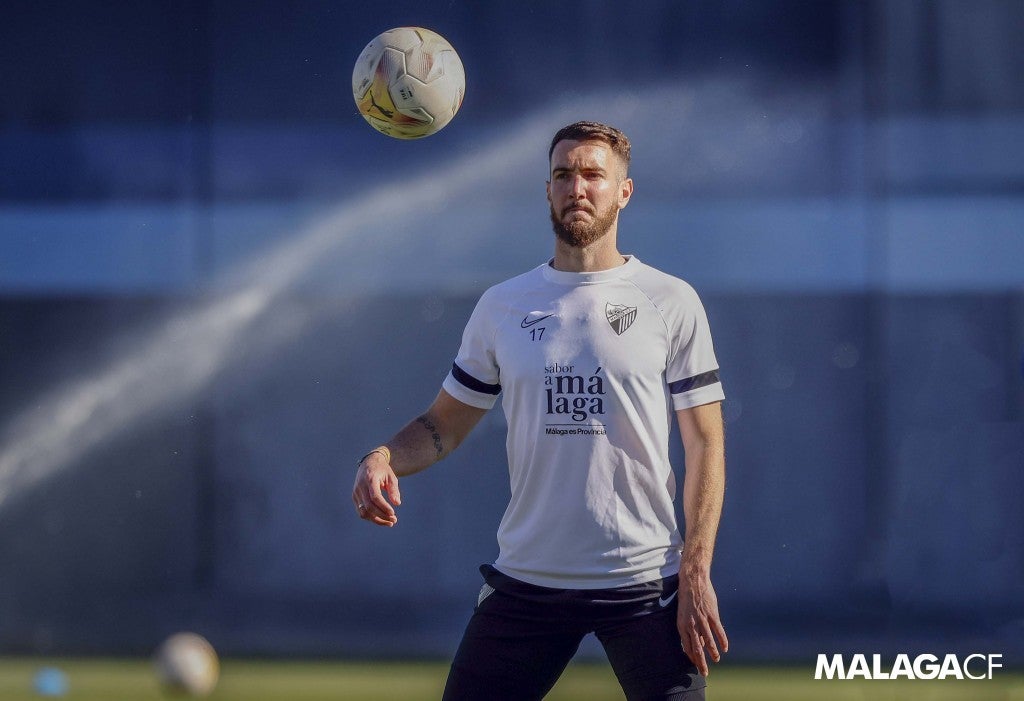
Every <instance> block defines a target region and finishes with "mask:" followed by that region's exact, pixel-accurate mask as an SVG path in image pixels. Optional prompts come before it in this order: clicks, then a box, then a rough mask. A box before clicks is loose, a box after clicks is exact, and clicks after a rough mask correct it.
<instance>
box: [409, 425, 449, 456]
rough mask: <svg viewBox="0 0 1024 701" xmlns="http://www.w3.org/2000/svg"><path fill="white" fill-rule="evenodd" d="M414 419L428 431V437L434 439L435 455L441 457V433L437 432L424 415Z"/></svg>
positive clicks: (442, 449) (442, 450) (442, 448)
mask: <svg viewBox="0 0 1024 701" xmlns="http://www.w3.org/2000/svg"><path fill="white" fill-rule="evenodd" d="M416 420H417V421H419V422H420V423H421V424H423V428H425V429H427V430H428V431H430V437H431V438H433V439H434V450H436V451H437V457H441V455H442V454H443V453H444V444H443V443H441V434H440V433H438V432H437V427H436V426H434V424H433V423H432V422H431V420H430V419H428V418H427V417H426V416H421V417H419V418H418V419H416Z"/></svg>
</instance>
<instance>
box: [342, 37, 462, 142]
mask: <svg viewBox="0 0 1024 701" xmlns="http://www.w3.org/2000/svg"><path fill="white" fill-rule="evenodd" d="M465 92H466V72H465V70H464V69H463V67H462V60H461V59H460V58H459V55H458V54H457V53H456V52H455V49H454V48H452V45H451V44H449V43H448V41H447V40H446V39H445V38H444V37H443V36H441V35H440V34H437V33H436V32H432V31H430V30H429V29H424V28H422V27H399V28H397V29H389V30H388V31H386V32H384V33H382V34H380V35H378V36H377V37H375V38H374V39H373V41H371V42H370V43H369V44H367V45H366V48H365V49H363V52H362V53H361V54H359V58H358V59H357V60H356V66H355V69H354V70H353V71H352V95H353V97H355V100H356V105H357V106H358V107H359V112H360V114H362V115H363V117H364V118H365V119H366V121H367V122H369V123H370V126H372V127H373V128H374V129H376V130H377V131H379V132H381V133H382V134H387V135H388V136H393V137H395V138H396V139H419V138H421V137H424V136H430V135H431V134H435V133H437V132H438V131H440V130H441V129H442V128H443V127H444V126H445V125H446V124H448V122H450V121H452V117H454V116H455V113H456V112H458V111H459V107H461V106H462V98H463V96H464V95H465Z"/></svg>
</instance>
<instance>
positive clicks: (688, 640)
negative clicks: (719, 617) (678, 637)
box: [682, 617, 711, 677]
mask: <svg viewBox="0 0 1024 701" xmlns="http://www.w3.org/2000/svg"><path fill="white" fill-rule="evenodd" d="M682 643H683V652H685V653H686V656H687V657H689V658H690V661H691V662H693V664H694V665H696V667H697V671H698V672H700V673H701V674H703V675H704V676H705V677H706V676H708V674H710V673H711V670H709V669H708V661H707V659H706V658H705V657H704V646H703V644H702V641H701V639H700V634H699V633H698V632H697V626H696V622H695V621H694V619H693V618H692V617H691V618H690V620H689V622H688V625H686V627H685V629H684V630H683V635H682Z"/></svg>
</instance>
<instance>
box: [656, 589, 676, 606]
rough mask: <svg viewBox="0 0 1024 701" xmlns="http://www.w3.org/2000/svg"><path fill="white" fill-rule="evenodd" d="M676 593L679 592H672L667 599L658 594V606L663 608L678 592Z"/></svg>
mask: <svg viewBox="0 0 1024 701" xmlns="http://www.w3.org/2000/svg"><path fill="white" fill-rule="evenodd" d="M678 593H679V592H677V591H674V592H672V594H671V595H670V596H669V597H668V598H667V599H662V598H661V597H660V596H659V597H658V606H660V607H662V608H665V607H666V606H668V605H669V604H671V603H672V599H674V598H676V594H678Z"/></svg>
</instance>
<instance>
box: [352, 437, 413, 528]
mask: <svg viewBox="0 0 1024 701" xmlns="http://www.w3.org/2000/svg"><path fill="white" fill-rule="evenodd" d="M385 494H386V495H387V498H385ZM388 499H390V500H391V501H390V503H389V501H388ZM352 503H353V504H355V506H356V511H357V512H358V513H359V518H361V519H363V520H364V521H369V522H370V523H375V524H377V525H378V526H388V527H391V526H394V525H395V524H396V523H398V515H397V514H396V513H395V506H400V505H401V503H402V495H401V493H400V492H399V491H398V476H397V475H396V474H395V471H394V470H392V469H391V465H389V464H388V461H387V460H385V459H384V456H383V455H381V453H379V452H373V453H370V454H369V455H367V456H366V457H365V458H363V460H362V461H361V462H360V463H359V468H358V469H357V470H356V481H355V484H354V485H352ZM392 504H394V506H392Z"/></svg>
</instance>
